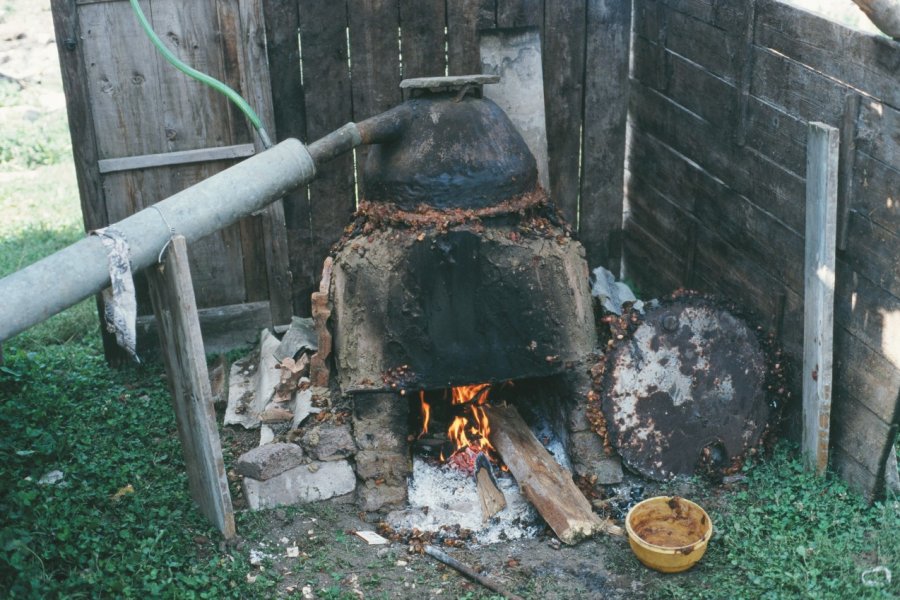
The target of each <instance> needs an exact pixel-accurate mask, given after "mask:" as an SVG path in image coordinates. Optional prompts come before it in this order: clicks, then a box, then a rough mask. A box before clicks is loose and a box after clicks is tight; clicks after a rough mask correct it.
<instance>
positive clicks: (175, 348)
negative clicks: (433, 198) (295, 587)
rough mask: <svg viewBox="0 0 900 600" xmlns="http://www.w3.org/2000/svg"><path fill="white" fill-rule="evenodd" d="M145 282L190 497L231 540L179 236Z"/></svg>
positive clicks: (228, 505) (221, 468)
mask: <svg viewBox="0 0 900 600" xmlns="http://www.w3.org/2000/svg"><path fill="white" fill-rule="evenodd" d="M149 278H150V281H151V296H152V298H153V309H154V313H155V315H156V321H157V323H158V324H159V332H160V345H161V346H162V348H163V358H164V360H165V364H166V372H167V374H168V382H169V391H170V393H171V395H172V407H173V408H174V409H175V417H176V420H177V423H178V434H179V437H180V438H181V447H182V450H183V451H184V459H185V466H186V468H187V474H188V483H189V485H190V489H191V496H192V497H193V498H194V501H195V502H197V504H198V505H199V507H200V511H201V512H202V513H203V514H204V515H206V516H207V518H209V519H210V520H211V521H212V522H213V523H214V524H215V526H216V527H217V528H218V529H219V531H220V532H222V535H224V536H225V538H232V537H234V535H235V527H234V511H233V509H232V506H231V494H230V492H229V491H228V479H227V477H226V476H225V462H224V459H223V458H222V446H221V443H220V441H219V431H218V429H217V427H216V415H215V411H214V409H213V402H212V392H211V391H210V387H209V373H208V372H207V369H206V354H205V352H204V350H203V339H202V338H201V336H200V321H199V319H198V317H197V303H196V301H195V297H194V290H193V287H192V285H191V274H190V268H189V266H188V258H187V244H186V242H185V240H184V238H183V237H181V236H176V237H175V238H173V240H172V243H171V245H170V246H169V250H168V251H167V254H166V260H165V264H164V266H161V267H157V268H155V269H150V274H149Z"/></svg>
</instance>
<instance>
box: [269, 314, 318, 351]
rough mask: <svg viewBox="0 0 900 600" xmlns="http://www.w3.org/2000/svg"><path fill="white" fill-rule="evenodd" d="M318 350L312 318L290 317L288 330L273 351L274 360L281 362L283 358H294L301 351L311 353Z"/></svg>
mask: <svg viewBox="0 0 900 600" xmlns="http://www.w3.org/2000/svg"><path fill="white" fill-rule="evenodd" d="M318 349H319V342H318V334H317V333H316V325H315V323H314V322H313V320H312V318H309V317H307V318H300V317H292V318H291V327H290V329H288V330H287V332H286V333H285V334H284V337H283V338H281V343H280V344H279V345H278V348H276V349H275V358H276V359H278V360H279V361H283V360H284V359H285V358H294V357H296V356H297V355H298V354H299V353H300V352H301V351H303V350H308V351H309V352H310V353H312V352H315V351H316V350H318Z"/></svg>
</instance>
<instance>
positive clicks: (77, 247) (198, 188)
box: [0, 104, 409, 342]
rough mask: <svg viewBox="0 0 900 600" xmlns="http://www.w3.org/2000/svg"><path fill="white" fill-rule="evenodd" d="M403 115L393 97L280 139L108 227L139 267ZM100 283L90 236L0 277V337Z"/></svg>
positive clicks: (104, 279)
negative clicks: (359, 115) (304, 137)
mask: <svg viewBox="0 0 900 600" xmlns="http://www.w3.org/2000/svg"><path fill="white" fill-rule="evenodd" d="M408 115H409V109H408V108H407V107H406V106H405V105H402V104H401V105H400V106H398V107H396V108H393V109H391V110H389V111H387V112H384V113H382V114H380V115H376V116H374V117H371V118H370V119H366V120H365V121H361V122H360V123H347V124H346V125H344V126H343V127H341V128H340V129H338V130H337V131H334V132H332V133H330V134H328V135H326V136H325V137H323V138H322V139H320V140H317V141H316V142H313V143H312V144H310V145H309V147H306V146H304V145H303V144H302V143H301V142H300V141H298V140H295V139H288V140H285V141H283V142H281V143H280V144H277V145H276V146H273V147H272V148H269V149H268V150H266V151H264V152H261V153H260V154H257V155H255V156H252V157H250V158H248V159H246V160H244V161H243V162H240V163H238V164H236V165H234V166H233V167H230V168H228V169H226V170H224V171H222V172H221V173H218V174H216V175H213V176H212V177H210V178H209V179H205V180H203V181H201V182H200V183H197V184H195V185H193V186H191V187H189V188H187V189H185V190H183V191H181V192H178V193H177V194H175V195H174V196H170V197H169V198H166V199H165V200H162V201H160V202H158V203H157V204H155V205H153V206H151V207H149V208H145V209H144V210H142V211H140V212H137V213H135V214H133V215H131V216H130V217H128V218H126V219H123V220H121V221H119V222H118V223H114V224H112V225H110V227H111V228H114V229H116V230H117V231H118V232H120V233H121V235H122V236H123V237H124V238H125V240H126V241H127V242H128V246H129V251H130V257H131V268H132V270H133V271H140V270H141V269H145V268H147V267H149V266H150V265H152V264H154V263H156V262H157V260H158V259H159V255H160V252H161V251H162V249H163V248H164V247H165V245H166V243H167V242H168V241H169V239H170V238H171V237H172V235H174V234H179V235H183V236H184V237H185V238H186V239H187V241H188V242H193V241H196V240H199V239H201V238H203V237H206V236H207V235H209V234H211V233H214V232H216V231H218V230H220V229H223V228H225V227H228V226H229V225H231V224H232V223H235V222H236V221H238V220H239V219H241V218H243V217H246V216H248V215H251V214H253V213H254V212H256V211H258V210H260V209H262V208H264V207H266V206H267V205H269V204H271V203H272V202H274V201H276V200H278V199H279V198H281V197H283V196H284V195H285V194H286V193H288V192H290V191H291V190H293V189H294V188H296V187H298V186H301V185H303V184H306V183H309V182H310V181H312V179H313V178H314V177H315V175H316V166H317V165H319V164H321V163H323V162H325V161H328V160H330V159H332V158H334V157H336V156H338V155H339V154H342V153H344V152H348V151H350V150H352V149H353V148H355V147H357V146H359V145H360V144H374V143H381V142H384V141H387V140H389V139H392V138H394V137H395V136H397V135H399V134H400V133H401V132H402V129H403V127H404V125H405V122H406V119H407V117H408ZM107 286H109V266H108V260H107V253H106V249H105V248H104V247H103V244H102V242H101V241H100V239H99V238H98V237H97V236H88V237H86V238H84V239H83V240H80V241H78V242H76V243H74V244H72V245H71V246H68V247H67V248H63V249H62V250H60V251H59V252H57V253H55V254H51V255H50V256H48V257H46V258H44V259H42V260H39V261H38V262H36V263H34V264H32V265H30V266H28V267H25V268H24V269H22V270H21V271H16V272H15V273H13V274H11V275H9V276H7V277H4V278H3V279H0V342H3V341H5V340H7V339H9V338H11V337H12V336H14V335H16V334H17V333H20V332H22V331H24V330H26V329H28V328H29V327H32V326H34V325H37V324H38V323H41V322H42V321H45V320H47V319H49V318H50V317H52V316H53V315H55V314H56V313H59V312H62V311H63V310H65V309H67V308H69V307H70V306H74V305H75V304H77V303H79V302H81V301H82V300H84V299H85V298H88V297H90V296H92V295H94V294H96V293H97V292H99V291H100V290H102V289H104V288H105V287H107Z"/></svg>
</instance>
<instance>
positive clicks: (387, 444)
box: [353, 394, 409, 452]
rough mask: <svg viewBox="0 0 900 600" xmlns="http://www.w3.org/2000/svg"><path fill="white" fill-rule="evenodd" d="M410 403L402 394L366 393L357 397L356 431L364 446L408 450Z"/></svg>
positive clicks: (355, 434) (358, 443)
mask: <svg viewBox="0 0 900 600" xmlns="http://www.w3.org/2000/svg"><path fill="white" fill-rule="evenodd" d="M408 418H409V403H408V401H407V399H406V398H404V397H403V396H400V395H399V394H366V395H364V396H358V397H357V398H356V399H355V401H354V409H353V434H354V436H355V437H356V445H357V447H359V449H360V450H395V451H403V452H405V451H406V444H407V443H406V436H407V434H408V433H409V432H408V431H407V428H408V426H409V425H408Z"/></svg>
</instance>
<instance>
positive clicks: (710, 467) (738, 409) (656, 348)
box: [600, 296, 772, 480]
mask: <svg viewBox="0 0 900 600" xmlns="http://www.w3.org/2000/svg"><path fill="white" fill-rule="evenodd" d="M767 365H768V360H767V356H766V350H765V347H764V346H763V344H761V343H760V339H759V336H758V334H757V331H756V330H755V329H754V328H752V327H750V326H749V325H748V324H747V323H746V322H745V321H744V320H742V319H741V318H739V317H737V316H735V314H733V313H732V312H731V311H730V310H729V309H728V308H726V307H724V306H723V305H722V304H720V303H717V302H715V301H713V300H710V299H708V298H704V297H695V296H687V297H681V298H677V299H674V300H669V301H665V302H663V303H661V304H660V305H658V306H656V307H654V308H651V309H649V310H648V311H647V313H646V314H645V315H644V317H643V318H642V320H641V322H640V324H639V325H638V326H637V328H636V329H634V331H633V334H632V335H631V337H625V338H624V339H623V340H621V341H620V342H618V343H617V344H616V346H615V348H614V349H613V350H612V351H611V352H610V354H608V355H607V357H606V367H605V370H604V373H603V379H602V382H601V390H600V393H601V399H600V400H601V406H602V410H603V415H604V418H605V420H606V428H607V432H608V435H609V441H610V443H611V444H612V445H613V446H614V447H615V448H616V449H617V450H618V452H619V454H620V455H621V456H622V461H623V462H624V463H625V464H626V465H627V466H628V467H630V468H631V469H632V470H634V471H636V472H638V473H640V474H642V475H644V476H646V477H649V478H650V479H655V480H667V479H671V478H672V477H674V476H676V475H691V474H693V473H695V472H697V471H703V472H707V473H720V474H721V473H725V472H729V471H731V470H734V469H736V468H738V467H739V466H740V464H741V461H742V459H743V458H744V456H745V454H746V453H747V452H748V451H749V450H750V449H751V448H753V447H755V446H756V445H758V444H759V443H760V441H761V438H762V437H763V435H764V433H765V431H766V428H767V425H768V423H769V419H770V417H771V416H772V408H771V407H770V404H769V402H768V399H767V394H766V375H767V368H768V367H767Z"/></svg>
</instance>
